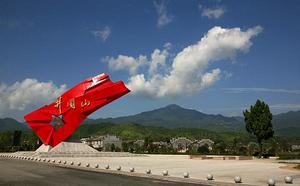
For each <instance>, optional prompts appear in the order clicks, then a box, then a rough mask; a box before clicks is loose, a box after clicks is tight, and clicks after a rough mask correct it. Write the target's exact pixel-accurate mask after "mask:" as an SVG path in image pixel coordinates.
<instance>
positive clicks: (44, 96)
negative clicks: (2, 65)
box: [0, 78, 66, 119]
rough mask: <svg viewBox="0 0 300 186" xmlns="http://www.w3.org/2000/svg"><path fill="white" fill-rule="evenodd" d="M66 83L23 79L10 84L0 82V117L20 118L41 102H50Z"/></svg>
mask: <svg viewBox="0 0 300 186" xmlns="http://www.w3.org/2000/svg"><path fill="white" fill-rule="evenodd" d="M65 90H66V85H61V86H59V87H57V86H56V85H55V84H53V82H39V81H37V80H36V79H29V78H28V79H25V80H23V81H21V82H16V83H14V84H12V85H10V86H8V85H6V84H4V83H1V84H0V117H14V118H17V119H20V118H21V117H22V115H23V114H25V113H27V112H29V111H31V110H32V109H34V108H35V109H36V108H37V107H40V106H41V105H43V104H46V103H49V102H52V101H53V100H54V99H55V98H56V97H58V96H59V95H60V94H61V93H62V92H64V91H65Z"/></svg>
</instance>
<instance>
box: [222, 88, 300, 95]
mask: <svg viewBox="0 0 300 186" xmlns="http://www.w3.org/2000/svg"><path fill="white" fill-rule="evenodd" d="M223 90H224V91H225V92H226V93H233V94H241V93H251V92H271V93H286V94H300V90H288V89H272V88H224V89H223Z"/></svg>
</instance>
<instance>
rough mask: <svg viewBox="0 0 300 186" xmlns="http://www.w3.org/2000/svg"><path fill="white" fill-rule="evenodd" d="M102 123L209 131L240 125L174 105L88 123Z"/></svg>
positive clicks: (235, 121)
mask: <svg viewBox="0 0 300 186" xmlns="http://www.w3.org/2000/svg"><path fill="white" fill-rule="evenodd" d="M102 122H110V123H114V124H125V123H137V124H140V125H145V126H159V127H165V128H203V129H211V130H226V129H239V128H241V125H242V123H241V122H240V121H238V120H237V119H236V118H235V117H225V116H222V115H220V114H218V115H212V114H204V113H202V112H199V111H197V110H193V109H185V108H182V107H180V106H178V105H175V104H172V105H168V106H166V107H162V108H158V109H154V110H151V111H146V112H142V113H139V114H136V115H132V116H124V117H117V118H106V119H96V120H94V121H90V122H88V123H102Z"/></svg>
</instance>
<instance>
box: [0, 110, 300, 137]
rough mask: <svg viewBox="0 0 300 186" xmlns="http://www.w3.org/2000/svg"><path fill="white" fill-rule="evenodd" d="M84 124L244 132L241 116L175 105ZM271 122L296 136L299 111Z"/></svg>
mask: <svg viewBox="0 0 300 186" xmlns="http://www.w3.org/2000/svg"><path fill="white" fill-rule="evenodd" d="M84 123H85V124H99V123H114V124H129V123H136V124H139V125H143V126H155V127H164V128H202V129H207V130H211V131H216V132H219V131H245V127H244V121H243V117H226V116H223V115H220V114H217V115H214V114H205V113H202V112H199V111H197V110H193V109H186V108H183V107H181V106H178V105H175V104H173V105H168V106H166V107H162V108H158V109H154V110H151V111H146V112H141V113H139V114H135V115H131V116H123V117H116V118H104V119H103V118H100V119H86V120H85V122H84ZM272 123H273V127H274V129H275V133H277V135H282V136H298V137H300V111H290V112H287V113H282V114H278V115H273V120H272ZM26 129H28V127H27V125H26V124H24V123H21V122H18V121H17V120H14V119H12V118H4V119H0V131H7V130H26Z"/></svg>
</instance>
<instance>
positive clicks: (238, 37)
mask: <svg viewBox="0 0 300 186" xmlns="http://www.w3.org/2000/svg"><path fill="white" fill-rule="evenodd" d="M261 31H262V28H261V27H260V26H257V27H253V28H250V29H248V30H246V31H242V30H241V29H240V28H231V29H227V28H221V27H213V28H212V29H210V30H209V31H208V32H207V33H206V34H205V35H204V36H203V37H202V38H201V40H200V41H198V42H197V43H196V44H193V45H190V46H188V47H186V48H184V49H183V50H182V51H181V52H179V53H178V54H177V55H176V56H175V57H174V59H173V61H172V64H171V66H167V65H166V61H167V58H168V57H169V50H170V48H169V47H166V46H165V48H164V49H163V50H162V51H160V50H159V49H155V50H154V52H153V53H152V55H151V58H150V59H151V60H147V62H146V63H143V64H144V65H145V66H146V67H148V71H147V73H140V72H139V68H140V67H141V66H142V65H140V62H139V60H138V58H133V57H128V56H127V58H130V59H132V60H131V61H132V62H131V63H130V65H127V63H128V62H125V60H123V61H118V59H120V56H119V57H118V58H116V59H115V58H111V57H107V58H106V59H114V60H111V61H109V60H108V62H109V66H110V68H112V69H114V70H118V68H117V67H116V66H119V65H118V64H119V63H121V64H122V65H120V66H122V68H119V69H125V66H126V68H127V69H128V70H129V71H130V74H131V76H130V78H129V82H128V83H127V86H128V87H129V89H131V90H132V93H133V94H140V95H144V96H148V97H152V98H159V97H167V96H172V97H173V96H180V95H187V94H192V93H194V92H197V91H199V90H201V89H204V88H206V87H209V86H211V85H212V84H214V83H215V82H216V81H218V80H219V79H220V77H221V73H222V71H221V69H219V68H215V69H212V70H209V71H208V67H209V64H211V63H215V62H217V61H219V60H226V59H233V58H234V57H235V56H236V54H237V53H238V52H247V51H248V50H249V48H250V46H251V45H252V42H251V38H253V37H254V36H256V35H257V34H258V33H260V32H261ZM145 58H146V57H145ZM110 63H115V64H114V65H111V64H110ZM115 65H116V66H115ZM158 66H161V67H163V68H164V71H163V72H162V71H157V67H158ZM131 68H133V70H131ZM133 72H134V73H133ZM227 73H228V72H227Z"/></svg>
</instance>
